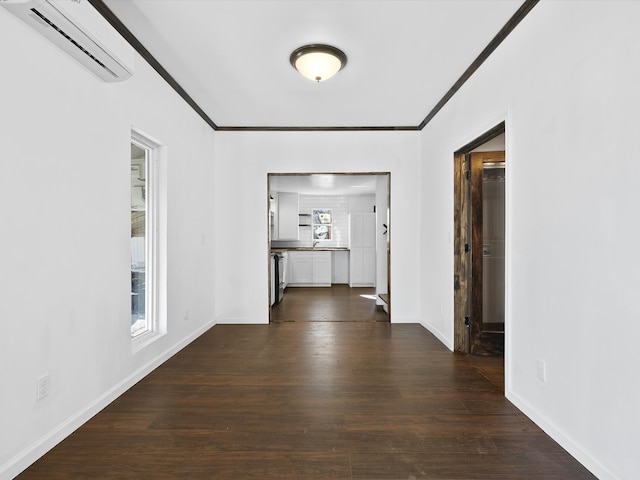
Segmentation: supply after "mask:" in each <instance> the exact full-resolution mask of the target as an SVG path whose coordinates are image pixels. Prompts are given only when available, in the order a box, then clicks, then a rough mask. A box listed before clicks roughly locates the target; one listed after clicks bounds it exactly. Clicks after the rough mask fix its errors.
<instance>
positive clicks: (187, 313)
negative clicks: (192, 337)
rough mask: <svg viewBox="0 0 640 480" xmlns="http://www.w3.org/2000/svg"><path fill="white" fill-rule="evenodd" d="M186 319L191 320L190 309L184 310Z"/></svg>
mask: <svg viewBox="0 0 640 480" xmlns="http://www.w3.org/2000/svg"><path fill="white" fill-rule="evenodd" d="M184 319H185V320H189V309H188V308H185V309H184Z"/></svg>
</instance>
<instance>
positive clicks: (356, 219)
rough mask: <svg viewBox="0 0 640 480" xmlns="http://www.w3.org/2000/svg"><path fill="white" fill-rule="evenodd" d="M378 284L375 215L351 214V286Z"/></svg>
mask: <svg viewBox="0 0 640 480" xmlns="http://www.w3.org/2000/svg"><path fill="white" fill-rule="evenodd" d="M375 284H376V216H375V213H351V214H349V286H351V287H373V286H375Z"/></svg>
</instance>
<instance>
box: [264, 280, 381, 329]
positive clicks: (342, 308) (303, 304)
mask: <svg viewBox="0 0 640 480" xmlns="http://www.w3.org/2000/svg"><path fill="white" fill-rule="evenodd" d="M271 321H272V322H388V321H389V316H388V315H387V314H386V313H385V312H384V311H383V310H382V309H378V308H376V290H375V288H350V287H349V286H348V285H332V286H331V287H289V288H287V289H286V290H285V293H284V297H283V298H282V301H281V302H280V303H278V304H277V305H273V306H272V307H271Z"/></svg>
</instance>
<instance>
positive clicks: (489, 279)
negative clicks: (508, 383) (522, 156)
mask: <svg viewBox="0 0 640 480" xmlns="http://www.w3.org/2000/svg"><path fill="white" fill-rule="evenodd" d="M504 133H505V124H504V122H503V123H501V124H499V125H497V126H496V127H494V128H493V129H491V130H490V131H489V132H487V133H486V134H484V135H482V136H481V137H479V138H478V139H476V140H474V141H473V142H471V143H469V144H467V145H465V146H464V147H462V148H461V149H460V150H458V151H457V152H455V154H454V195H455V198H454V229H455V244H454V349H455V351H456V352H458V353H463V354H471V355H481V356H496V357H503V356H504V349H505V335H504V329H505V303H506V296H505V273H506V269H505V207H506V196H505V187H506V175H505V173H506V154H505V146H504V145H505V142H504Z"/></svg>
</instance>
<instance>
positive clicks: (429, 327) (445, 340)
mask: <svg viewBox="0 0 640 480" xmlns="http://www.w3.org/2000/svg"><path fill="white" fill-rule="evenodd" d="M420 325H422V326H423V327H424V328H425V329H427V330H428V331H429V333H431V334H433V336H434V337H436V338H437V339H438V340H440V341H441V342H442V343H443V344H444V346H445V347H447V348H448V349H449V350H451V351H452V352H453V342H452V341H451V339H449V338H447V337H446V336H445V335H444V334H443V333H442V332H441V331H440V330H438V329H437V328H435V327H434V326H433V325H430V324H429V323H427V322H420Z"/></svg>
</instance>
